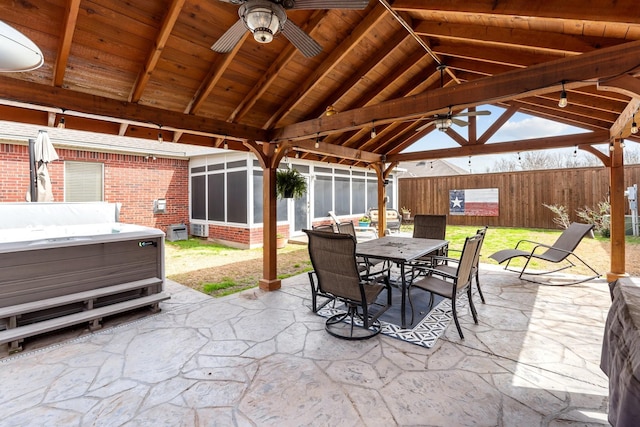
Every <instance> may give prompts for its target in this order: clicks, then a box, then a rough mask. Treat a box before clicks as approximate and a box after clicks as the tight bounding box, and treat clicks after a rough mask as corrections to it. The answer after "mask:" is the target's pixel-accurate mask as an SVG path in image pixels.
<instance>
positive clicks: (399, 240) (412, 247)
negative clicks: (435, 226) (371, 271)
mask: <svg viewBox="0 0 640 427" xmlns="http://www.w3.org/2000/svg"><path fill="white" fill-rule="evenodd" d="M448 245H449V241H448V240H439V239H421V238H416V237H399V236H384V237H380V238H378V239H373V240H368V241H366V242H361V243H358V245H357V246H356V255H358V256H362V257H365V258H375V259H382V260H385V261H390V262H393V263H396V264H397V265H398V266H399V267H400V283H399V285H400V289H401V292H402V299H401V305H400V313H401V326H402V328H403V329H405V328H406V325H407V322H406V317H407V316H406V306H407V304H406V299H407V279H406V274H405V266H406V265H407V264H408V263H409V262H411V261H414V260H416V259H418V258H420V257H421V256H424V255H427V254H429V253H431V252H434V251H437V250H438V249H441V248H444V247H446V246H448Z"/></svg>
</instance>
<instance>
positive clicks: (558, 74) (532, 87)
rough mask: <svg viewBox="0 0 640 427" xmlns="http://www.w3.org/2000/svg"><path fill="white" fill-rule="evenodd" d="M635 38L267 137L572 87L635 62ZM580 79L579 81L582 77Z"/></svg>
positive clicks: (638, 49) (638, 53)
mask: <svg viewBox="0 0 640 427" xmlns="http://www.w3.org/2000/svg"><path fill="white" fill-rule="evenodd" d="M639 58H640V41H634V42H629V43H626V44H624V45H618V46H614V47H610V48H606V49H600V50H596V51H593V52H589V53H585V54H582V55H579V56H574V57H568V58H562V59H558V60H555V61H551V62H548V63H544V64H538V65H532V66H531V67H528V68H526V69H522V70H514V71H509V72H507V73H504V74H500V75H497V76H493V77H485V78H481V79H477V80H474V81H472V82H468V83H462V84H460V85H456V86H452V87H444V88H442V89H436V90H433V91H429V92H426V93H424V94H420V95H416V96H411V97H406V98H402V99H395V100H391V101H386V102H381V103H380V104H378V105H373V106H368V107H364V108H361V109H358V110H352V111H345V112H342V113H338V114H335V115H333V116H329V117H321V118H319V119H313V120H308V121H305V122H300V123H296V124H293V125H290V126H285V127H283V128H280V129H276V130H275V131H273V132H272V138H271V139H272V140H273V141H280V140H287V139H304V138H309V137H311V136H314V135H316V134H320V135H326V134H328V133H332V132H338V131H346V130H351V129H357V128H359V127H362V126H364V125H366V124H367V123H371V122H372V121H373V120H375V121H376V122H380V123H388V122H391V121H394V120H404V119H410V118H413V117H419V116H423V115H427V114H436V113H443V112H446V111H447V109H448V107H449V106H450V105H455V106H456V107H458V108H461V109H462V108H468V107H472V106H476V105H481V104H491V103H495V102H498V101H503V100H508V99H517V98H524V97H528V96H534V95H537V94H543V93H547V92H552V91H556V90H557V89H558V87H559V86H560V83H561V82H562V81H565V82H574V83H573V84H574V87H578V86H579V85H581V84H584V85H587V84H588V81H589V80H592V79H597V78H605V77H609V78H610V77H615V76H620V75H624V74H626V73H629V72H630V70H636V69H637V68H638V67H639V66H640V59H639ZM582 82H584V83H582Z"/></svg>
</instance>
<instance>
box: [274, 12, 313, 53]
mask: <svg viewBox="0 0 640 427" xmlns="http://www.w3.org/2000/svg"><path fill="white" fill-rule="evenodd" d="M282 34H284V36H285V37H286V38H287V39H288V40H289V41H290V42H291V44H293V45H294V46H295V47H296V48H297V49H298V50H299V51H300V52H302V54H303V55H304V56H306V57H307V58H311V57H313V56H316V55H317V54H319V53H320V52H322V46H320V45H319V44H318V42H316V41H315V40H314V39H312V38H311V36H310V35H309V34H307V33H305V32H304V31H302V29H301V28H300V27H298V26H297V25H296V24H294V23H293V22H291V21H290V20H288V19H287V20H286V21H285V22H284V25H283V26H282Z"/></svg>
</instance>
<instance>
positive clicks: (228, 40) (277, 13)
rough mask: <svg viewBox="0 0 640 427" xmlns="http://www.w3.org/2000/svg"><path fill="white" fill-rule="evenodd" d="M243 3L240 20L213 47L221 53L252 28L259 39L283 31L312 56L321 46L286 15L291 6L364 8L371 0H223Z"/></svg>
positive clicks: (229, 48) (303, 52)
mask: <svg viewBox="0 0 640 427" xmlns="http://www.w3.org/2000/svg"><path fill="white" fill-rule="evenodd" d="M220 1H224V2H225V3H232V4H238V5H240V8H239V9H238V15H239V16H240V20H238V21H237V22H236V23H235V24H233V25H232V26H231V28H229V29H228V30H227V31H226V32H225V33H224V34H223V35H222V37H220V38H219V39H218V41H217V42H215V43H214V44H213V46H211V49H212V50H213V51H215V52H218V53H227V52H230V51H231V50H233V48H234V47H235V45H236V44H238V42H239V41H240V39H241V38H242V36H243V35H244V33H245V31H247V30H249V31H250V32H251V33H252V34H253V38H254V39H255V40H256V41H257V42H259V43H270V42H271V41H272V40H273V37H274V36H276V35H278V34H279V33H282V35H284V36H285V37H286V38H287V40H289V41H290V42H291V43H292V44H293V45H294V46H295V47H296V48H297V49H298V50H299V51H300V52H302V54H303V55H304V56H306V57H307V58H311V57H313V56H316V55H317V54H319V53H320V52H322V47H321V46H320V45H319V44H318V42H316V41H315V40H314V39H313V38H311V36H309V35H308V34H307V33H305V32H304V31H303V30H302V29H301V28H300V27H298V26H297V25H296V24H294V23H293V22H291V21H290V20H289V19H287V12H286V11H287V10H289V9H291V10H293V9H364V8H366V7H367V5H368V4H369V0H220Z"/></svg>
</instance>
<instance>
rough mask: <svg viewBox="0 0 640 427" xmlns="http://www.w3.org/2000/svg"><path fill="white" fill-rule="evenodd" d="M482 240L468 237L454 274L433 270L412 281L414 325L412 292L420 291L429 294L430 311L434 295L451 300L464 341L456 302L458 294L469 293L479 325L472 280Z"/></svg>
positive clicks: (410, 293)
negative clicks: (475, 260) (472, 291)
mask: <svg viewBox="0 0 640 427" xmlns="http://www.w3.org/2000/svg"><path fill="white" fill-rule="evenodd" d="M480 240H482V236H480V235H477V234H476V235H475V236H472V237H467V238H466V239H465V242H464V247H463V248H462V253H461V255H460V260H459V262H458V263H457V264H458V265H457V267H456V269H455V271H454V272H453V274H448V273H444V272H438V274H437V275H436V274H431V272H432V270H430V269H429V270H428V272H427V275H426V276H425V277H423V278H421V279H418V280H412V281H411V283H410V284H409V304H410V305H411V323H413V315H414V306H413V299H412V291H413V290H414V289H419V290H423V291H427V292H429V310H430V309H431V308H432V307H433V301H434V295H440V296H441V297H444V298H448V299H450V300H451V311H452V313H453V320H454V321H455V324H456V328H457V329H458V334H460V338H461V339H464V335H463V334H462V328H460V322H459V321H458V313H457V308H456V301H457V299H458V294H461V293H462V292H464V291H466V292H467V298H468V300H469V308H470V309H471V314H472V316H473V321H474V322H475V323H476V324H477V323H478V315H477V313H476V308H475V306H474V305H473V299H472V298H471V280H472V277H473V262H474V258H475V256H476V251H477V249H478V244H479V243H480Z"/></svg>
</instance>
